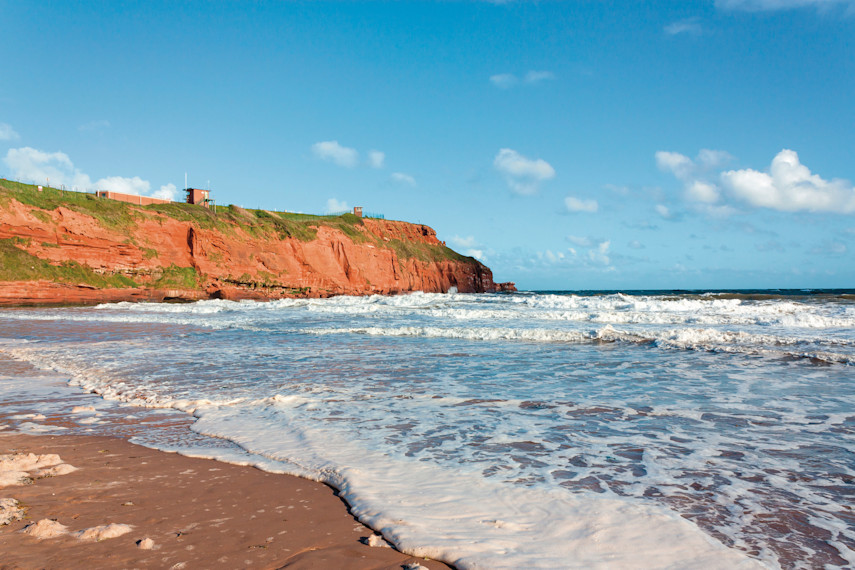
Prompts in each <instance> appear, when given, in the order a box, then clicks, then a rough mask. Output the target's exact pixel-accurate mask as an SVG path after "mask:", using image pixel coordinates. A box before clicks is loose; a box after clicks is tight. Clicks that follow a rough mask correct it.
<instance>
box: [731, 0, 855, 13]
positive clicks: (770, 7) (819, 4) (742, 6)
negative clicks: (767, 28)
mask: <svg viewBox="0 0 855 570" xmlns="http://www.w3.org/2000/svg"><path fill="white" fill-rule="evenodd" d="M853 4H855V3H853V1H852V0H715V6H716V8H719V9H721V10H742V11H745V12H773V11H778V10H792V9H795V8H807V7H813V8H817V9H827V8H832V7H836V6H849V7H850V8H851V7H852V6H853Z"/></svg>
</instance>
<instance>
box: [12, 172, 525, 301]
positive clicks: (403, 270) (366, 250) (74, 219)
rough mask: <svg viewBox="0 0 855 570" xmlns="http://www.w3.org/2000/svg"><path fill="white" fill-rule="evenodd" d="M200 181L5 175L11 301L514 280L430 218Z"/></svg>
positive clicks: (466, 288) (492, 286) (319, 293)
mask: <svg viewBox="0 0 855 570" xmlns="http://www.w3.org/2000/svg"><path fill="white" fill-rule="evenodd" d="M190 190H191V191H190V192H187V194H188V201H189V202H196V203H182V202H169V201H166V200H157V201H153V200H152V199H150V198H147V197H139V196H130V195H111V194H114V193H108V192H103V193H98V194H90V193H83V192H70V191H66V190H62V189H56V188H48V187H41V186H35V185H30V184H23V183H20V182H15V181H9V180H5V179H0V305H29V304H78V303H100V302H109V301H169V300H186V301H193V300H201V299H232V300H238V299H256V300H268V299H279V298H287V297H329V296H333V295H370V294H384V295H389V294H397V293H406V292H412V291H424V292H447V291H449V290H453V289H456V290H457V291H459V292H461V293H483V292H496V291H513V290H515V288H514V284H513V283H494V282H493V275H492V272H491V271H490V269H489V268H487V267H486V266H485V265H483V264H482V263H481V262H479V261H478V260H476V259H474V258H472V257H466V256H463V255H461V254H459V253H457V252H455V251H453V250H451V249H449V248H448V247H446V246H445V243H444V242H441V241H439V240H438V239H437V237H436V232H435V231H434V230H433V229H431V228H429V227H428V226H425V225H421V224H411V223H408V222H399V221H389V220H385V219H380V218H371V217H361V216H360V215H357V214H361V210H359V211H357V213H356V214H354V213H346V214H340V215H327V216H315V215H309V214H295V213H289V212H275V211H269V210H251V209H244V208H240V207H238V206H234V205H230V206H216V207H215V206H214V204H213V201H212V200H211V199H210V196H209V195H208V193H207V192H206V191H199V190H197V191H195V192H193V191H192V190H193V189H190ZM134 201H137V203H133V202H134Z"/></svg>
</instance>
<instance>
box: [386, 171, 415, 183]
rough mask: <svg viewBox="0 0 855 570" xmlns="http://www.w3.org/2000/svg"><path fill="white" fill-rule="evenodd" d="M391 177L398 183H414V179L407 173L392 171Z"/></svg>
mask: <svg viewBox="0 0 855 570" xmlns="http://www.w3.org/2000/svg"><path fill="white" fill-rule="evenodd" d="M391 178H392V180H394V181H395V182H398V183H400V184H406V185H408V186H415V185H416V179H415V178H413V177H412V176H410V175H409V174H404V173H403V172H393V173H392V176H391Z"/></svg>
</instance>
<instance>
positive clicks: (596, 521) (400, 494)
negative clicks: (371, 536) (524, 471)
mask: <svg viewBox="0 0 855 570" xmlns="http://www.w3.org/2000/svg"><path fill="white" fill-rule="evenodd" d="M259 413H260V414H261V416H262V417H259V416H258V414H259ZM264 414H265V412H264V410H263V409H261V410H259V409H258V408H253V409H249V410H244V409H240V410H238V409H234V408H229V409H225V410H204V411H203V412H201V417H200V419H199V421H198V422H197V424H196V425H195V426H194V429H196V430H198V431H200V432H202V433H207V434H210V435H215V436H218V437H228V438H229V439H232V440H233V441H236V442H238V443H240V444H241V445H243V446H244V447H245V448H247V449H248V450H250V451H252V452H253V453H256V454H259V455H262V456H264V457H268V458H271V459H275V460H277V461H279V462H282V463H283V464H288V465H292V466H294V468H293V471H292V473H294V474H298V475H301V476H304V477H309V478H312V479H315V480H319V481H323V482H326V483H329V484H331V485H333V486H335V487H336V488H338V489H340V491H341V494H342V496H343V497H344V498H345V500H347V501H348V503H349V504H350V505H351V509H352V512H353V513H354V514H355V515H356V516H357V517H358V518H359V519H360V520H361V521H362V522H364V523H366V524H368V525H369V526H371V527H372V528H374V529H377V530H380V531H381V532H382V533H383V535H384V537H385V538H386V539H387V540H390V541H391V542H392V543H393V544H395V545H396V547H398V548H399V549H401V550H403V551H404V552H406V553H408V554H412V555H414V556H423V557H432V558H437V559H440V560H445V561H448V562H451V563H453V564H455V565H456V566H458V567H460V568H522V567H526V568H555V567H564V568H571V567H572V568H637V567H639V566H643V567H645V568H669V567H676V566H678V565H679V566H683V567H704V568H753V567H759V566H758V565H757V563H756V562H754V561H752V560H750V559H748V558H746V557H745V556H744V555H742V554H741V553H739V552H737V551H733V550H729V549H727V548H725V547H724V546H723V545H722V544H720V543H718V542H716V541H714V540H712V539H711V538H709V537H707V536H706V535H704V534H703V533H700V532H698V530H697V528H696V527H694V526H693V525H691V524H690V523H688V522H687V521H685V520H684V519H682V518H680V517H678V516H675V515H674V514H673V513H669V512H667V511H664V510H662V509H658V508H653V507H651V506H649V505H648V506H645V505H639V504H637V503H634V502H630V501H626V500H622V499H619V498H616V497H601V496H597V495H587V496H579V495H570V494H568V493H566V492H563V491H550V490H545V489H533V488H524V487H514V486H511V485H503V484H499V483H496V482H491V481H488V480H484V479H483V478H481V477H478V476H476V475H474V474H468V473H465V472H458V473H453V472H448V471H444V470H437V469H432V468H430V467H429V466H426V465H423V464H419V463H418V462H400V461H390V460H389V458H387V457H384V456H383V455H382V454H377V453H374V452H372V451H370V450H368V449H364V448H360V447H358V446H355V445H354V444H353V443H352V442H347V441H336V439H335V438H332V437H331V436H330V434H329V433H323V434H313V433H310V432H301V433H299V434H295V433H293V432H289V431H285V432H280V433H277V434H275V435H274V434H270V433H269V429H268V427H267V426H268V425H269V423H268V421H266V420H265V418H264V417H263V416H264ZM280 421H281V420H280ZM340 466H349V467H340ZM412 489H418V493H412V492H411V490H412ZM499 520H501V523H499V522H498V521H499ZM521 545H525V547H524V548H521Z"/></svg>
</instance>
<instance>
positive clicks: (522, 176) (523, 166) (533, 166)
mask: <svg viewBox="0 0 855 570" xmlns="http://www.w3.org/2000/svg"><path fill="white" fill-rule="evenodd" d="M493 166H495V168H496V170H498V171H499V172H501V173H502V174H503V175H504V176H505V180H506V181H507V182H508V186H510V188H511V190H513V191H514V192H516V193H517V194H521V195H531V194H534V193H536V192H537V189H538V186H539V184H540V183H541V182H543V181H544V180H551V179H552V178H554V177H555V169H554V168H552V166H551V165H550V164H549V163H548V162H546V161H545V160H543V159H540V158H538V159H535V160H532V159H529V158H526V157H524V156H523V155H521V154H519V153H518V152H517V151H515V150H511V149H509V148H503V149H501V150H500V151H499V153H498V154H497V155H496V158H495V159H494V160H493Z"/></svg>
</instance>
